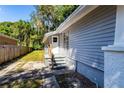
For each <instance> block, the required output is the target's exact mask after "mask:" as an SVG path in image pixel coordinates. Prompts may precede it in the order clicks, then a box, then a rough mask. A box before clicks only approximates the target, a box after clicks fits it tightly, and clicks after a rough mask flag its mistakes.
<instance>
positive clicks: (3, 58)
mask: <svg viewBox="0 0 124 93" xmlns="http://www.w3.org/2000/svg"><path fill="white" fill-rule="evenodd" d="M31 51H32V48H29V47H24V46H14V45H0V64H1V63H4V62H7V61H10V60H12V59H14V58H17V57H19V56H22V55H25V54H27V53H28V52H31Z"/></svg>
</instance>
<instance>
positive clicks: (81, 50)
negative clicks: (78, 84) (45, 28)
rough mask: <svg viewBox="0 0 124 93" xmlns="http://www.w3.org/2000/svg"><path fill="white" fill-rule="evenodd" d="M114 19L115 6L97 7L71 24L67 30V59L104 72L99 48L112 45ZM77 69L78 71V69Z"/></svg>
mask: <svg viewBox="0 0 124 93" xmlns="http://www.w3.org/2000/svg"><path fill="white" fill-rule="evenodd" d="M115 19H116V6H99V7H98V8H96V9H95V10H93V11H92V12H90V13H89V14H88V15H86V16H85V17H83V18H82V19H81V20H80V21H78V22H77V23H75V24H73V25H72V26H71V27H70V28H69V30H68V31H69V48H70V49H71V51H70V50H69V52H70V53H69V54H70V55H68V57H69V58H72V59H74V60H76V61H77V62H80V64H81V63H82V64H86V65H88V66H89V67H91V68H96V69H98V70H101V71H104V53H103V51H102V50H101V47H102V46H107V45H111V44H113V42H114V32H115ZM73 50H74V52H73ZM72 55H73V56H72ZM89 67H88V68H89ZM77 69H78V70H79V71H80V67H79V68H78V67H77Z"/></svg>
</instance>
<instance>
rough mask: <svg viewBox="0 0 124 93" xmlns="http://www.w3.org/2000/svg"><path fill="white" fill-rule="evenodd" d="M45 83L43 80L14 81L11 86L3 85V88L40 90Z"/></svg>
mask: <svg viewBox="0 0 124 93" xmlns="http://www.w3.org/2000/svg"><path fill="white" fill-rule="evenodd" d="M43 83H44V80H43V79H35V80H31V79H27V80H20V79H19V80H14V81H12V82H10V83H9V84H3V85H1V86H0V87H2V88H39V87H40V86H41V85H42V84H43Z"/></svg>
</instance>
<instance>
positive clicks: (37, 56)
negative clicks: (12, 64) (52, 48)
mask: <svg viewBox="0 0 124 93" xmlns="http://www.w3.org/2000/svg"><path fill="white" fill-rule="evenodd" d="M20 60H23V61H44V50H36V51H33V52H31V53H29V54H27V55H25V56H24V57H22V58H21V59H20Z"/></svg>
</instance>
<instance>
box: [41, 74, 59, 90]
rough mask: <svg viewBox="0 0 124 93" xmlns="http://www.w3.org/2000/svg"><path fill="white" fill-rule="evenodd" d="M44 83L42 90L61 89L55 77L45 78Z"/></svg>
mask: <svg viewBox="0 0 124 93" xmlns="http://www.w3.org/2000/svg"><path fill="white" fill-rule="evenodd" d="M44 81H45V82H44V83H43V85H42V88H59V84H58V82H57V80H56V78H55V76H51V77H48V78H45V79H44Z"/></svg>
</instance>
